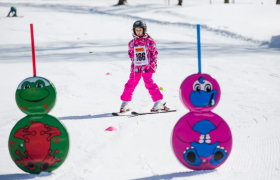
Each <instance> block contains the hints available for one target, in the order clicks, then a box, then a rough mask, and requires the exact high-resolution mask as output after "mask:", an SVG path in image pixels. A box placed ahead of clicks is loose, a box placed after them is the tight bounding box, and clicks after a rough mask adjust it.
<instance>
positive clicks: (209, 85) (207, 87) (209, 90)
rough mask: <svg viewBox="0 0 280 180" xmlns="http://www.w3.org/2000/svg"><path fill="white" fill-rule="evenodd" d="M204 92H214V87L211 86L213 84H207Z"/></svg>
mask: <svg viewBox="0 0 280 180" xmlns="http://www.w3.org/2000/svg"><path fill="white" fill-rule="evenodd" d="M204 91H206V92H211V91H212V86H211V84H206V85H205V86H204Z"/></svg>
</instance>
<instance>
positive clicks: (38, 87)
mask: <svg viewBox="0 0 280 180" xmlns="http://www.w3.org/2000/svg"><path fill="white" fill-rule="evenodd" d="M55 101H56V89H55V87H54V85H53V84H52V83H51V82H50V81H49V80H47V79H45V78H42V77H38V76H37V77H29V78H27V79H25V80H23V81H22V82H21V83H20V84H19V86H18V88H17V91H16V102H17V105H18V107H19V109H20V110H21V111H22V112H23V113H25V114H27V115H42V114H48V113H49V112H50V111H51V109H52V108H53V107H54V105H55Z"/></svg>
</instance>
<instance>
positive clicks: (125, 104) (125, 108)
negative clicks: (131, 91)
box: [120, 101, 130, 113]
mask: <svg viewBox="0 0 280 180" xmlns="http://www.w3.org/2000/svg"><path fill="white" fill-rule="evenodd" d="M128 105H129V101H123V102H122V105H121V109H120V113H124V112H127V111H130V109H129V106H128Z"/></svg>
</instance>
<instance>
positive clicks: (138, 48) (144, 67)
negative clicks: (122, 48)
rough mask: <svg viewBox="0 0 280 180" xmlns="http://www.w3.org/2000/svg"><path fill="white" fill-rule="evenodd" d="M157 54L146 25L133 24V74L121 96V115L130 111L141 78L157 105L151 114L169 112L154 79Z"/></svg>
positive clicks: (131, 44) (130, 48) (130, 55)
mask: <svg viewBox="0 0 280 180" xmlns="http://www.w3.org/2000/svg"><path fill="white" fill-rule="evenodd" d="M157 54H158V51H157V48H156V43H155V42H154V40H153V39H152V38H151V36H150V35H149V34H148V33H147V26H146V23H145V22H144V21H141V20H138V21H136V22H135V23H134V24H133V39H132V40H131V41H130V42H129V43H128V55H129V57H130V59H131V61H132V63H131V73H130V77H129V80H128V82H127V83H126V84H125V88H124V91H123V94H122V95H121V100H122V104H121V109H120V112H121V113H122V112H125V111H129V102H130V101H131V99H132V95H133V91H134V89H135V87H136V86H137V84H138V82H139V80H140V79H141V77H143V80H144V82H145V87H146V88H147V89H148V91H149V93H150V95H151V97H152V99H153V101H154V103H155V104H154V106H153V108H152V109H151V112H157V111H160V110H167V107H166V106H165V104H163V103H162V99H163V95H162V94H161V92H160V90H159V88H158V86H157V85H156V83H154V82H153V79H152V76H153V73H155V71H156V66H157Z"/></svg>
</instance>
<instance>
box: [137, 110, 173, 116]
mask: <svg viewBox="0 0 280 180" xmlns="http://www.w3.org/2000/svg"><path fill="white" fill-rule="evenodd" d="M176 111H177V110H161V111H158V112H146V113H138V112H135V111H133V112H131V114H132V115H134V116H141V115H146V114H159V113H169V112H176Z"/></svg>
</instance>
